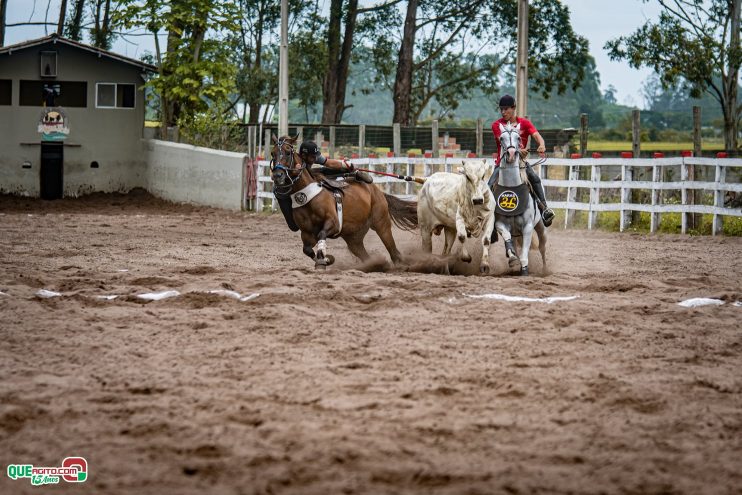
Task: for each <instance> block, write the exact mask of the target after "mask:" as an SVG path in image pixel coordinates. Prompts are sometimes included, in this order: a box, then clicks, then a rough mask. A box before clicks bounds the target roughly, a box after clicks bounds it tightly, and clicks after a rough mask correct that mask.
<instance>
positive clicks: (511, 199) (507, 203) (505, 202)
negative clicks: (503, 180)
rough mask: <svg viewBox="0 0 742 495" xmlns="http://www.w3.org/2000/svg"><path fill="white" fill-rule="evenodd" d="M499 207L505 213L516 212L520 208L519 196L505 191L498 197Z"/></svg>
mask: <svg viewBox="0 0 742 495" xmlns="http://www.w3.org/2000/svg"><path fill="white" fill-rule="evenodd" d="M497 206H499V207H500V208H501V209H502V210H504V211H515V210H516V209H517V208H518V195H517V194H515V192H513V191H503V192H502V193H501V194H500V195H499V196H498V197H497Z"/></svg>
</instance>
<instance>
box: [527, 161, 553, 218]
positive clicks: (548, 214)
mask: <svg viewBox="0 0 742 495" xmlns="http://www.w3.org/2000/svg"><path fill="white" fill-rule="evenodd" d="M526 175H527V176H528V181H529V182H530V183H531V188H532V189H533V193H534V194H535V195H536V205H537V206H538V209H539V211H540V212H541V218H542V219H543V221H544V227H549V226H550V225H551V222H552V221H553V220H554V211H553V210H552V209H551V208H549V207H548V206H547V205H546V194H544V186H543V185H542V184H541V178H540V177H539V176H538V175H536V172H534V171H533V169H532V168H531V167H530V166H528V167H526Z"/></svg>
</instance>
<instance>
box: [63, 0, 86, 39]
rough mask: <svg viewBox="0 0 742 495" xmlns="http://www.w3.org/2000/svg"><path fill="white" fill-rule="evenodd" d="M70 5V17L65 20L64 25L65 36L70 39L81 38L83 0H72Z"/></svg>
mask: <svg viewBox="0 0 742 495" xmlns="http://www.w3.org/2000/svg"><path fill="white" fill-rule="evenodd" d="M74 1H75V3H74V4H73V6H72V17H71V18H70V19H69V20H68V21H67V25H66V26H65V31H64V32H65V36H66V37H67V38H69V39H71V40H75V41H81V40H82V20H83V10H84V8H85V0H74Z"/></svg>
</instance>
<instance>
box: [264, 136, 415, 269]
mask: <svg viewBox="0 0 742 495" xmlns="http://www.w3.org/2000/svg"><path fill="white" fill-rule="evenodd" d="M273 141H274V143H275V144H274V146H273V150H272V151H271V179H272V180H273V193H274V194H275V195H276V196H277V197H291V201H292V206H293V209H292V211H293V215H294V220H295V222H296V225H297V226H299V229H300V230H301V240H302V243H303V244H304V247H303V251H304V254H306V255H307V256H309V257H310V258H312V259H313V260H315V264H314V266H315V268H318V269H321V270H324V269H325V268H326V267H327V265H331V264H332V263H333V262H334V261H335V259H334V257H332V256H330V255H327V244H326V239H327V238H328V237H329V238H336V237H342V238H343V239H344V240H345V242H346V244H347V245H348V249H350V252H351V253H353V254H354V255H355V256H357V257H358V258H360V259H361V260H367V259H368V258H369V254H368V252H367V251H366V248H365V247H364V246H363V238H364V237H365V236H366V233H368V230H369V229H373V230H374V231H376V233H377V234H378V236H379V238H381V242H383V243H384V246H385V247H386V249H387V251H389V255H390V256H391V258H392V262H393V263H395V264H396V263H399V262H400V261H401V260H402V256H401V255H400V253H399V251H398V250H397V246H396V244H395V243H394V238H393V237H392V221H393V222H394V224H395V225H397V226H398V227H399V228H402V229H405V230H412V229H414V228H415V227H417V202H412V201H403V200H401V199H399V198H396V197H394V196H391V195H389V194H385V193H383V192H382V191H381V190H380V189H379V188H377V187H375V186H374V185H373V184H366V183H363V182H357V181H354V180H350V181H347V186H345V187H344V188H342V190H341V191H342V192H336V193H335V192H332V191H331V190H330V189H331V188H329V187H327V185H322V184H323V183H324V177H323V176H322V175H321V174H319V173H317V172H312V170H311V167H308V166H307V164H306V163H304V162H303V161H302V159H301V157H300V156H299V154H298V153H297V151H296V149H295V148H294V146H295V144H296V138H295V137H294V138H292V137H289V136H283V137H281V138H279V139H276V138H275V136H274V137H273ZM325 184H326V183H325ZM315 245H316V246H317V252H316V253H315V252H314V246H315Z"/></svg>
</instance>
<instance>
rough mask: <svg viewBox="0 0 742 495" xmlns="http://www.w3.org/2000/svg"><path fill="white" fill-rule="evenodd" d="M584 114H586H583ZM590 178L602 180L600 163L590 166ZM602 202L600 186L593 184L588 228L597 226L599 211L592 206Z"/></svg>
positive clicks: (594, 180) (595, 180)
mask: <svg viewBox="0 0 742 495" xmlns="http://www.w3.org/2000/svg"><path fill="white" fill-rule="evenodd" d="M583 115H584V114H583ZM590 180H591V181H593V182H600V165H593V166H591V167H590ZM599 204H600V188H598V187H597V186H595V185H593V187H591V188H590V206H591V208H590V211H589V212H588V214H587V229H588V230H592V229H593V228H595V224H596V223H597V222H596V221H597V218H598V212H597V211H595V210H594V209H593V208H592V207H593V206H597V205H599Z"/></svg>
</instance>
